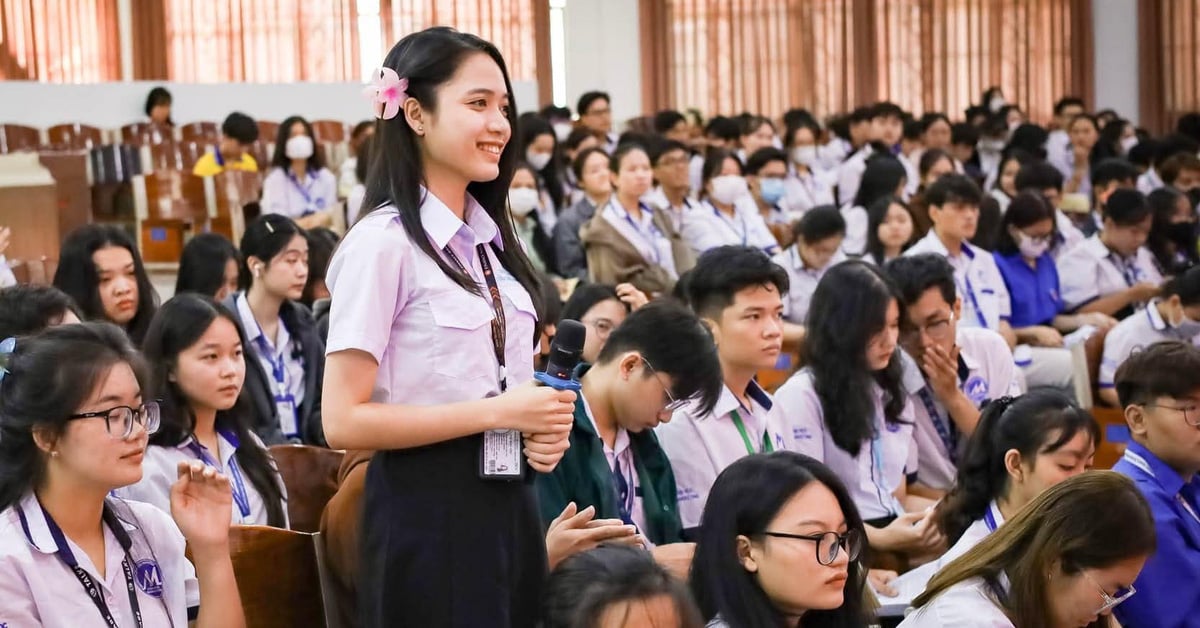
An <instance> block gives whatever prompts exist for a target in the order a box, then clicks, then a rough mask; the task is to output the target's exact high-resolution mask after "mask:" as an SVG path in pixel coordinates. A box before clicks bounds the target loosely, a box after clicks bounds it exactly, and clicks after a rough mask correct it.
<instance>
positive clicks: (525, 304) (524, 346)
mask: <svg viewBox="0 0 1200 628" xmlns="http://www.w3.org/2000/svg"><path fill="white" fill-rule="evenodd" d="M500 293H501V294H502V295H503V296H504V313H505V323H507V327H508V329H507V338H506V339H505V343H504V345H505V353H504V355H505V359H506V360H507V361H508V364H507V366H508V372H509V382H508V383H509V385H510V386H512V385H515V384H520V383H522V382H521V381H514V378H517V379H518V380H524V379H527V378H529V377H533V371H532V368H533V357H534V356H533V354H534V347H535V346H536V342H535V341H536V340H537V339H535V338H534V337H533V331H534V329H536V328H537V321H538V314H537V309H536V308H535V307H534V306H533V299H532V298H530V296H529V293H528V292H526V291H525V287H524V286H522V285H521V284H520V283H517V282H516V281H515V280H513V281H502V282H501V283H500ZM525 368H528V369H530V370H529V371H528V372H525ZM514 369H515V370H514Z"/></svg>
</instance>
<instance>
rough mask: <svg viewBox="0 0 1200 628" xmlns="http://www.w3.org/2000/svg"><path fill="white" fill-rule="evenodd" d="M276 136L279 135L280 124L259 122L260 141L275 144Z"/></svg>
mask: <svg viewBox="0 0 1200 628" xmlns="http://www.w3.org/2000/svg"><path fill="white" fill-rule="evenodd" d="M276 135H279V123H278V122H268V121H266V120H259V121H258V140H259V141H260V142H266V143H267V144H274V143H275V136H276Z"/></svg>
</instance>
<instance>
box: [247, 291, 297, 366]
mask: <svg viewBox="0 0 1200 628" xmlns="http://www.w3.org/2000/svg"><path fill="white" fill-rule="evenodd" d="M233 300H234V302H235V303H237V311H238V317H239V318H241V319H242V328H243V329H245V330H246V340H249V341H250V342H252V343H255V344H256V345H257V344H258V343H259V342H260V341H259V339H260V338H263V332H262V325H259V324H258V319H256V318H254V311H253V310H251V309H250V300H249V299H247V298H246V293H245V292H239V293H237V296H235V297H234V298H233ZM275 334H276V335H275V341H276V344H277V346H275V347H274V349H275V352H276V353H277V354H278V353H283V351H282V350H281V347H286V346H288V344H289V343H291V341H292V336H291V334H290V333H289V332H288V329H287V325H284V324H283V320H282V319H280V322H279V331H277V332H275ZM264 340H265V338H264ZM256 348H257V347H256ZM268 357H271V356H268Z"/></svg>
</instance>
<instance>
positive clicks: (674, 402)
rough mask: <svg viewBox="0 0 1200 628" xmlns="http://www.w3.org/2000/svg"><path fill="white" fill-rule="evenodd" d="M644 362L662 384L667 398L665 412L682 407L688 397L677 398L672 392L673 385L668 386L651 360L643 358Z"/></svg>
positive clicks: (660, 384) (664, 405) (664, 406)
mask: <svg viewBox="0 0 1200 628" xmlns="http://www.w3.org/2000/svg"><path fill="white" fill-rule="evenodd" d="M642 363H643V364H645V365H646V369H647V370H649V371H650V373H651V374H652V375H654V379H657V380H658V385H659V386H662V389H663V395H665V396H666V398H667V403H665V404H663V412H674V411H676V410H678V409H680V408H682V407H683V404H685V403H687V399H676V398H675V396H674V395H672V394H671V387H670V386H667V384H666V383H665V382H663V381H662V378H661V377H659V376H658V371H656V370H654V366H652V365H651V364H650V361H649V360H647V359H646V358H642Z"/></svg>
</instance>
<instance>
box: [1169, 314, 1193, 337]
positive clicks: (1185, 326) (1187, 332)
mask: <svg viewBox="0 0 1200 628" xmlns="http://www.w3.org/2000/svg"><path fill="white" fill-rule="evenodd" d="M1167 324H1168V325H1170V326H1171V331H1173V332H1175V334H1176V335H1177V336H1178V337H1180V338H1194V337H1196V336H1200V321H1197V320H1194V319H1191V318H1188V315H1187V312H1184V311H1183V308H1180V313H1179V320H1178V321H1167Z"/></svg>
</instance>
